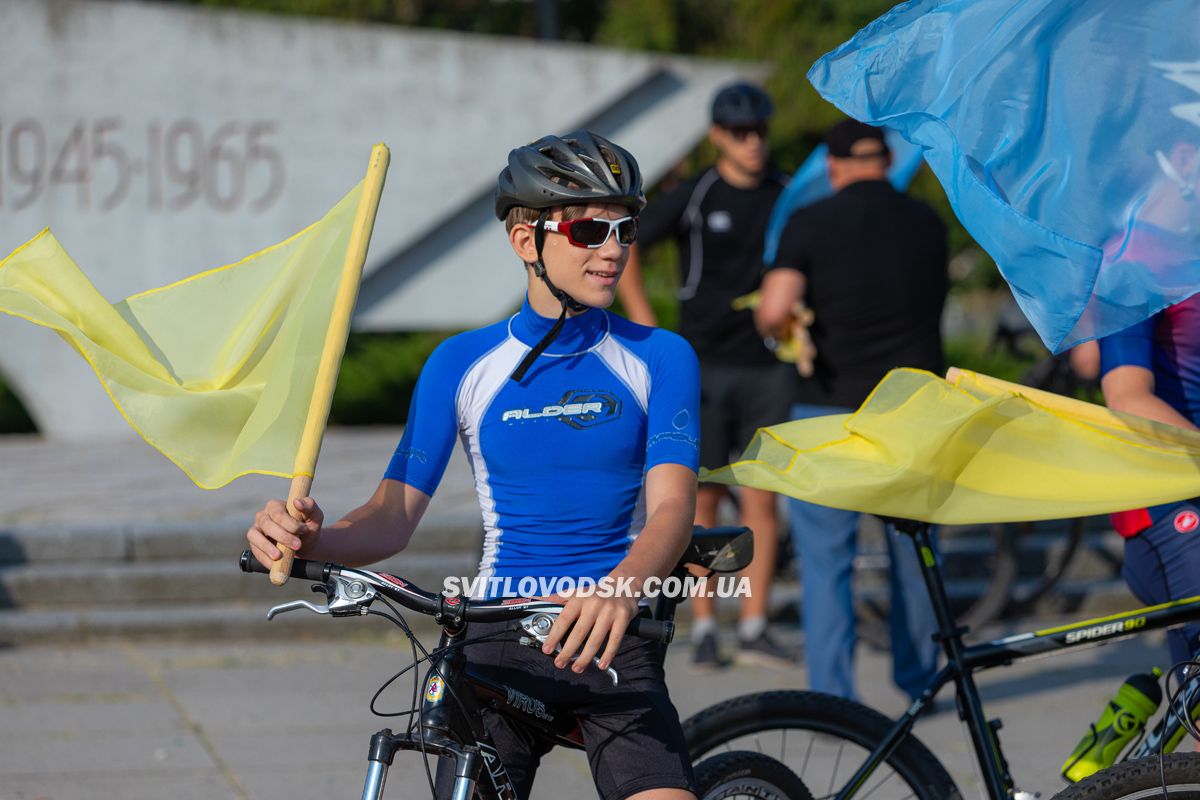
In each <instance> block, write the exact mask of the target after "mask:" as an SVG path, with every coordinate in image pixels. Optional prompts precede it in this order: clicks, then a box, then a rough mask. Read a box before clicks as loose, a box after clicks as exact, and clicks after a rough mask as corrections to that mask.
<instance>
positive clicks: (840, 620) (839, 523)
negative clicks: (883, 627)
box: [788, 405, 939, 699]
mask: <svg viewBox="0 0 1200 800" xmlns="http://www.w3.org/2000/svg"><path fill="white" fill-rule="evenodd" d="M845 413H847V409H844V408H835V407H830V406H812V405H797V406H794V407H793V408H792V419H793V420H798V419H808V418H809V417H819V416H825V415H828V414H845ZM788 516H789V522H790V525H791V532H792V542H793V545H794V547H795V551H796V560H797V565H798V571H799V574H800V583H801V586H802V588H803V603H804V633H805V645H804V647H805V657H806V659H807V662H808V672H809V682H810V684H811V686H812V688H813V689H814V690H815V691H819V692H827V693H829V694H836V695H839V696H841V697H848V698H850V699H857V695H856V693H855V690H854V645H855V640H856V635H855V622H854V600H853V597H852V595H851V585H850V578H851V574H852V572H853V567H854V556H855V553H856V552H857V549H858V521H859V516H860V515H859V512H857V511H842V510H841V509H836V508H828V507H826V506H818V505H815V504H813V503H806V502H804V501H802V500H796V499H789V503H788ZM886 538H887V544H888V551H889V553H890V555H891V559H890V560H891V567H890V572H891V575H890V577H891V581H890V583H891V598H892V602H891V614H890V616H889V619H888V622H889V625H890V627H891V640H892V679H893V680H894V681H895V682H896V685H897V686H899V687H900V689H901V690H902V691H903V692H905V693H906V694H907V695H908V696H909V697H910V698H916V697H918V696H919V695H920V694H921V692H922V691H923V690H924V689H925V687H926V685H927V684H928V683H929V680H930V678H932V677H933V675H934V673H935V672H936V671H937V660H938V652H939V645H938V644H937V642H935V641H934V639H933V635H934V634H935V633H937V621H936V619H935V618H934V616H933V606H932V605H931V604H930V602H929V595H928V592H927V591H926V589H925V581H924V579H923V578H922V577H921V565H920V563H919V562H918V561H917V554H916V549H915V548H914V547H913V545H912V540H911V539H910V538H909V537H908V536H905V535H904V534H901V533H899V532H897V531H896V530H895V528H893V527H892V526H891V525H888V526H887V536H886Z"/></svg>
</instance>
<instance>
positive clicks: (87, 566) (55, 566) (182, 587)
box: [0, 548, 479, 610]
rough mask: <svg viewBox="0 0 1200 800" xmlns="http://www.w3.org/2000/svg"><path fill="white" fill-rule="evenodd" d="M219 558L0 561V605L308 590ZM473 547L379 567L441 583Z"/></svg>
mask: <svg viewBox="0 0 1200 800" xmlns="http://www.w3.org/2000/svg"><path fill="white" fill-rule="evenodd" d="M228 552H229V555H228V556H227V557H225V558H220V559H213V558H207V559H200V558H196V559H190V560H186V561H165V560H149V561H100V560H97V561H91V562H78V561H76V562H70V561H49V562H39V563H33V564H16V565H9V566H6V567H0V608H20V609H28V610H46V609H67V608H86V609H96V608H119V607H138V606H142V607H153V606H158V605H164V604H169V605H172V606H182V605H203V604H209V603H227V602H230V601H250V600H254V601H259V600H261V601H262V602H264V603H270V602H282V600H279V599H277V598H281V597H283V596H284V594H285V593H286V594H287V595H303V596H304V597H306V598H307V597H308V591H309V590H308V586H309V584H308V583H307V582H304V581H297V580H292V581H290V582H289V583H288V584H287V586H285V587H283V589H282V590H281V589H277V588H276V587H274V586H272V585H271V582H270V581H269V580H267V578H266V576H265V575H247V574H245V573H243V572H241V571H240V570H239V569H238V566H237V560H238V555H239V554H240V552H241V551H240V550H236V549H232V548H231V549H229V551H228ZM478 565H479V555H478V552H477V551H475V550H470V551H468V550H467V549H465V548H463V549H461V550H455V551H452V552H451V551H440V552H439V551H424V552H422V551H417V552H409V551H405V552H404V553H402V554H401V555H399V556H396V557H394V558H392V559H389V560H388V561H386V562H383V563H382V565H381V566H379V567H378V569H379V570H381V571H385V572H393V573H395V574H398V575H402V576H404V578H405V579H407V580H410V581H411V582H412V583H415V584H416V585H417V586H420V587H421V588H423V589H427V590H429V591H433V592H436V591H439V590H440V589H441V587H442V583H443V579H444V578H446V577H447V576H448V575H454V576H459V575H474V574H475V572H476V570H477V568H478Z"/></svg>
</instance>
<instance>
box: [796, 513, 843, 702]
mask: <svg viewBox="0 0 1200 800" xmlns="http://www.w3.org/2000/svg"><path fill="white" fill-rule="evenodd" d="M788 516H789V518H790V521H791V528H792V541H793V543H794V546H795V550H796V560H797V562H798V571H799V575H800V587H801V594H802V598H803V613H804V653H805V661H806V662H807V664H808V682H809V686H810V687H811V688H812V689H813V690H814V691H818V692H827V693H829V694H836V695H838V696H839V697H847V698H850V699H851V700H854V699H857V695H856V693H855V690H854V644H855V623H854V598H853V596H852V594H851V592H852V587H851V576H852V574H853V572H854V554H855V551H856V549H857V545H858V514H856V513H855V512H853V511H842V510H840V509H836V508H826V507H825V506H818V505H814V504H812V503H805V502H803V501H801V500H794V499H793V500H790V501H789V502H788Z"/></svg>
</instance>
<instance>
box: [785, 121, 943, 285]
mask: <svg viewBox="0 0 1200 800" xmlns="http://www.w3.org/2000/svg"><path fill="white" fill-rule="evenodd" d="M884 136H885V137H886V139H887V143H888V148H889V149H890V150H891V151H892V166H891V168H890V169H888V179H889V180H890V181H891V182H892V186H895V187H896V189H897V190H898V191H901V192H903V191H904V190H905V189H907V188H908V185H909V184H910V183H912V179H913V178H914V177H915V176H916V174H917V170H919V169H920V168H921V163H922V161H921V148H920V147H918V146H917V145H915V144H912V143H911V142H909V141H908V140H906V139H905V138H904V137H903V136H901V135H900V134H899V133H897V132H896V131H892V130H888V131H884ZM827 152H829V148H827V147H826V146H825V145H823V144H819V145H817V147H816V148H815V149H814V150H813V151H812V152H811V153H809V155H808V158H806V159H804V163H803V164H801V165H800V169H798V170H796V174H795V175H793V176H792V179H791V180H790V181H788V185H787V186H785V187H784V189H783V192H782V193H780V195H779V199H777V200H776V201H775V205H774V206H773V207H772V208H771V218H770V219H769V220H768V221H767V234H766V239H765V246H764V248H763V263H764V264H767V265H770V264H774V263H775V254H776V253H777V252H778V250H779V237H780V236H782V235H783V229H784V228H785V227H786V226H787V221H788V220H789V219H790V218H791V216H792V214H795V213H796V212H797V211H799V210H800V209H802V208H804V207H805V206H807V205H810V204H812V203H815V202H816V201H818V200H820V199H822V198H825V197H828V196H829V195H831V194H833V187H832V186H830V185H829V173H828V172H826V171H825V154H826V153H827Z"/></svg>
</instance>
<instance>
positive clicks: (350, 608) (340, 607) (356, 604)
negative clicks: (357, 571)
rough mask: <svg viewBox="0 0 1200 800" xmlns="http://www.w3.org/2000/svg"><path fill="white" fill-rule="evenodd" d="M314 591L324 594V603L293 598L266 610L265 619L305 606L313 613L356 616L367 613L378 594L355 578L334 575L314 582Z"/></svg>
mask: <svg viewBox="0 0 1200 800" xmlns="http://www.w3.org/2000/svg"><path fill="white" fill-rule="evenodd" d="M311 588H312V590H313V591H314V592H317V593H318V594H324V595H325V597H326V604H325V605H324V606H318V605H316V604H314V603H310V602H308V601H307V600H293V601H291V602H289V603H283V604H281V605H277V606H275V607H274V608H272V609H271V610H270V611H268V612H267V619H274V618H275V617H276V616H277V615H279V614H285V613H287V612H288V611H298V610H299V609H302V608H307V609H308V610H309V611H311V612H313V613H314V614H325V615H327V616H333V617H357V616H362V615H363V614H367V613H369V610H370V609H369V606H370V605H371V603H372V602H374V600H375V598H376V597H377V596H378V595H379V593H378V592H377V591H375V589H374V588H373V587H372V586H370V585H368V584H367V583H364V582H363V581H361V580H359V579H357V578H344V577H341V576H336V577H333V578H331V579H330V581H329V582H328V583H316V584H313V586H312V587H311Z"/></svg>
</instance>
